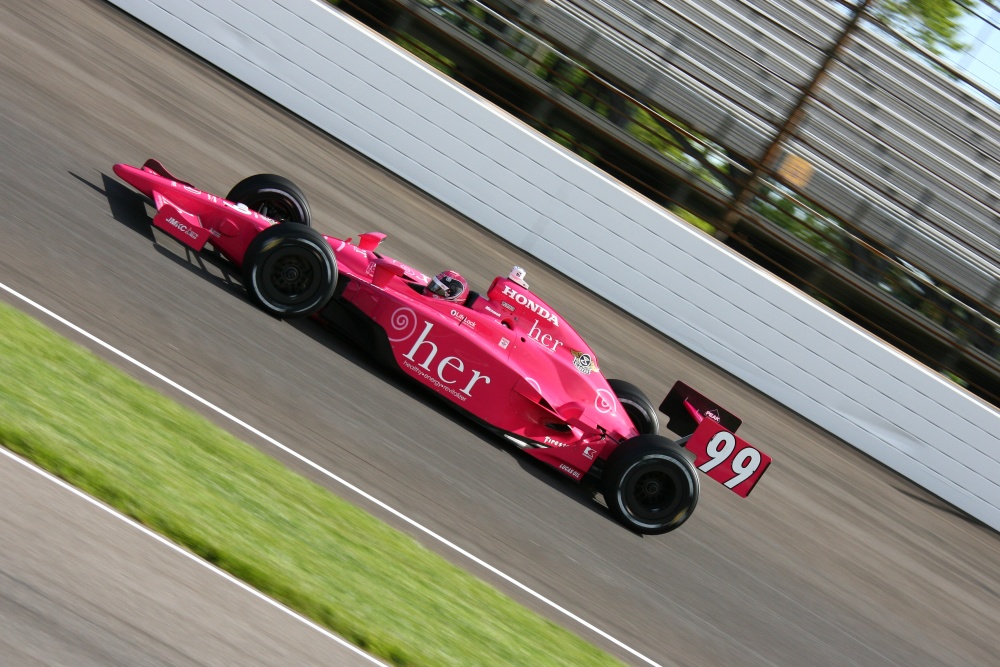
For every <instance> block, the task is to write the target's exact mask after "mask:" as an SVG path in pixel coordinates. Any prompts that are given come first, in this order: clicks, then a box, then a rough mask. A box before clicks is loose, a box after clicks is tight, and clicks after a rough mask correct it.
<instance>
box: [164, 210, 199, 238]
mask: <svg viewBox="0 0 1000 667" xmlns="http://www.w3.org/2000/svg"><path fill="white" fill-rule="evenodd" d="M167 222H168V223H170V226H171V227H173V228H174V229H176V230H177V231H179V232H180V233H181V234H184V235H185V236H188V237H190V238H192V239H194V240H196V241H197V240H198V232H196V231H195V230H194V228H193V227H191V226H190V225H189V224H187V223H186V222H181V221H180V220H178V219H177V218H175V217H174V216H170V217H168V218H167Z"/></svg>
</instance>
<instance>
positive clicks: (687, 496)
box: [602, 435, 701, 535]
mask: <svg viewBox="0 0 1000 667" xmlns="http://www.w3.org/2000/svg"><path fill="white" fill-rule="evenodd" d="M602 493H603V494H604V500H605V502H606V503H607V505H608V509H609V510H610V512H611V515H612V516H613V517H614V518H615V519H617V520H618V521H620V522H621V523H622V524H624V525H625V526H626V527H628V528H630V529H631V530H634V531H635V532H637V533H642V534H645V535H660V534H662V533H667V532H670V531H671V530H674V529H676V528H678V527H680V525H681V524H682V523H684V522H685V521H687V520H688V518H689V517H690V516H691V514H692V513H693V512H694V508H695V507H696V506H697V504H698V497H699V496H700V495H701V481H700V480H699V479H698V471H697V469H696V468H695V467H694V464H693V463H692V462H691V461H690V460H689V459H688V457H687V456H686V455H685V453H684V452H683V450H681V448H680V447H678V446H677V445H675V444H674V443H673V442H671V441H670V440H668V439H667V438H663V437H660V436H651V435H640V436H637V437H635V438H632V439H631V440H627V441H625V442H623V443H622V444H621V445H619V446H618V449H616V450H615V451H614V452H612V454H611V457H610V458H609V459H608V463H607V466H606V468H605V471H604V474H603V476H602Z"/></svg>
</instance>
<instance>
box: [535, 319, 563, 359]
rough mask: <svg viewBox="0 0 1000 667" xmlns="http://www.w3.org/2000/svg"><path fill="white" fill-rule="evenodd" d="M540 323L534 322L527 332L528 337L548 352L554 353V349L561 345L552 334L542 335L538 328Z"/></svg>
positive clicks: (538, 321) (540, 329)
mask: <svg viewBox="0 0 1000 667" xmlns="http://www.w3.org/2000/svg"><path fill="white" fill-rule="evenodd" d="M540 322H541V320H535V323H534V324H533V325H531V329H530V330H529V331H528V335H529V336H530V337H531V338H533V339H535V340H537V341H538V342H539V343H541V344H542V345H543V346H544V347H545V348H546V349H547V350H549V351H550V352H555V351H556V348H558V347H559V346H560V345H562V344H563V343H562V341H561V340H559V339H557V338H556V337H555V336H553V335H552V334H547V333H542V328H541V327H540V326H538V325H539V323H540Z"/></svg>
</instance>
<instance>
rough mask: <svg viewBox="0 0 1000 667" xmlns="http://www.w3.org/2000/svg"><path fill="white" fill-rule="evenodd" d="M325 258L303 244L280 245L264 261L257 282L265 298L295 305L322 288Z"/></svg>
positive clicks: (307, 299) (281, 303) (274, 302)
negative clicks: (302, 245) (299, 245)
mask: <svg viewBox="0 0 1000 667" xmlns="http://www.w3.org/2000/svg"><path fill="white" fill-rule="evenodd" d="M322 275H323V262H322V259H321V258H320V257H318V256H317V255H316V254H314V253H312V252H310V251H308V250H305V249H303V248H295V247H290V248H279V249H277V250H275V251H273V252H272V253H271V254H270V255H269V256H268V257H267V259H266V260H264V262H263V263H262V264H261V267H260V271H259V276H260V281H259V283H258V285H259V287H260V292H261V296H262V297H263V299H264V300H265V301H267V302H269V303H272V304H280V305H282V306H294V305H298V304H301V303H304V302H307V301H309V300H311V299H313V298H314V297H315V296H316V293H317V292H318V291H319V289H320V286H321V285H320V283H321V282H322V281H321V280H320V277H321V276H322Z"/></svg>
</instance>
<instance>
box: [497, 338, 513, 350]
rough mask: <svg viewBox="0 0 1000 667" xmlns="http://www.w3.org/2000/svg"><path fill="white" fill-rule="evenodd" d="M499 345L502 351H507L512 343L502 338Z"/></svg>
mask: <svg viewBox="0 0 1000 667" xmlns="http://www.w3.org/2000/svg"><path fill="white" fill-rule="evenodd" d="M497 345H499V346H500V349H502V350H506V349H507V346H508V345H510V341H509V340H507V339H506V338H501V339H500V342H499V343H497Z"/></svg>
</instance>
